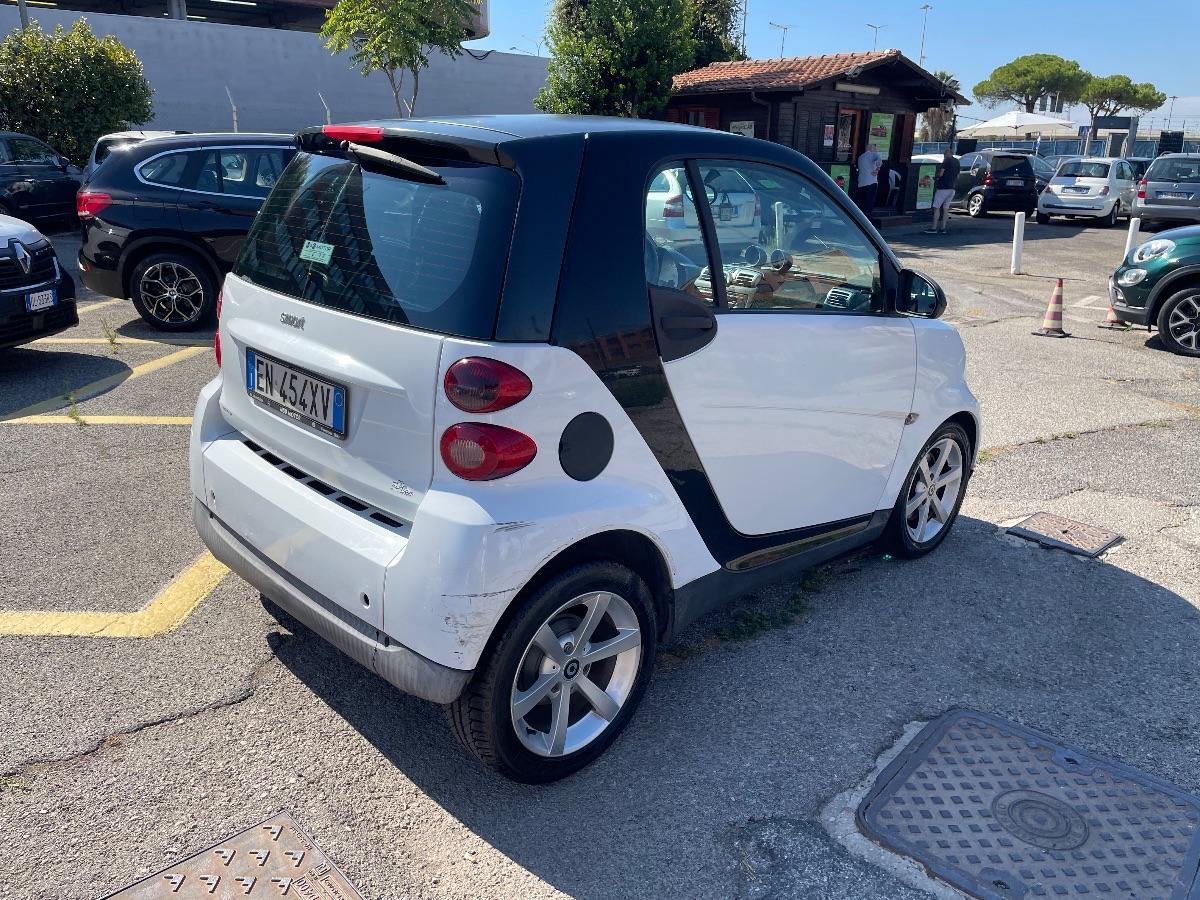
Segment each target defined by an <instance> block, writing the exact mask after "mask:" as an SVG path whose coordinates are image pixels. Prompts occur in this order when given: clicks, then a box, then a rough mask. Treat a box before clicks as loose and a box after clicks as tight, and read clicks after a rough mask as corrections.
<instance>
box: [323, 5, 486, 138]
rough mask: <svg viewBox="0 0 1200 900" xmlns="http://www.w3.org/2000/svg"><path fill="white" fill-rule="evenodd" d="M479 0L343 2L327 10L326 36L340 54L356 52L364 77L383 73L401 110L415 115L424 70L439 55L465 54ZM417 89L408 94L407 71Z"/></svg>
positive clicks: (354, 59) (355, 64) (357, 65)
mask: <svg viewBox="0 0 1200 900" xmlns="http://www.w3.org/2000/svg"><path fill="white" fill-rule="evenodd" d="M477 6H478V4H477V0H340V2H339V3H338V5H337V6H335V7H334V8H333V9H331V10H329V12H327V13H326V14H325V23H324V24H323V25H322V26H321V37H323V38H324V39H325V46H326V47H328V48H329V49H330V50H331V51H332V52H334V53H341V52H343V51H346V50H348V51H350V64H351V65H352V66H353V67H354V68H355V69H358V71H359V72H361V73H362V75H363V77H364V78H365V77H366V76H368V75H370V74H371V73H372V72H383V74H384V75H385V76H387V80H388V84H389V85H390V86H391V88H392V97H393V99H394V100H395V101H396V112H398V113H399V114H400V115H401V116H404V115H409V116H412V115H415V114H416V109H417V93H418V91H420V89H421V70H422V69H425V68H427V67H428V66H429V59H430V57H431V56H432V55H433V54H434V53H444V54H445V55H446V56H449V57H451V58H453V57H456V56H460V55H461V54H462V52H463V51H462V42H463V40H464V39H465V38H466V36H467V33H466V26H467V22H468V21H469V20H470V18H471V17H472V16H473V15H474V14H475V11H476V9H477ZM405 73H409V74H411V75H412V92H411V94H410V95H409V96H408V97H407V98H405V97H404V75H405Z"/></svg>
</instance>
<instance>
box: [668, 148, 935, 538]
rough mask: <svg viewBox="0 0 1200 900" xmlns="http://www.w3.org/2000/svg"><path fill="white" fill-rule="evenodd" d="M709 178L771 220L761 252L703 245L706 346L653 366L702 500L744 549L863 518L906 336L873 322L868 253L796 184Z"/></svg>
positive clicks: (740, 167)
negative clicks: (739, 192)
mask: <svg viewBox="0 0 1200 900" xmlns="http://www.w3.org/2000/svg"><path fill="white" fill-rule="evenodd" d="M713 170H717V171H718V172H719V174H722V175H725V174H727V170H735V171H736V172H737V174H739V175H740V176H741V177H743V178H745V179H746V180H747V181H748V182H749V183H750V184H751V185H752V186H754V188H755V190H756V191H757V192H758V199H759V203H760V204H761V206H762V208H764V209H768V208H769V209H772V210H776V209H778V210H779V211H780V214H779V216H778V217H777V216H775V215H772V216H770V217H764V219H765V221H764V222H763V231H762V237H763V238H764V241H763V243H759V242H757V241H755V242H754V243H750V242H745V243H744V244H743V245H740V246H737V245H733V244H731V243H729V242H728V241H727V236H726V234H724V233H721V234H720V247H719V248H718V247H714V246H712V244H711V242H708V244H709V245H708V257H709V261H710V266H711V268H712V270H713V271H714V272H716V271H720V269H718V268H717V267H718V266H719V265H722V264H723V267H724V272H725V278H726V280H727V282H728V287H727V288H726V291H725V294H726V298H725V302H724V303H723V304H722V303H720V297H719V296H717V297H712V296H708V297H705V290H704V289H703V288H701V289H700V290H699V291H697V290H696V289H695V287H693V288H692V290H691V292H692V293H693V296H700V297H705V299H707V300H708V302H710V303H712V304H713V305H714V307H715V308H714V313H715V319H716V334H715V336H714V337H712V339H711V340H709V341H708V342H707V343H706V344H705V345H704V346H702V347H701V348H700V349H698V350H695V351H694V352H691V353H688V354H687V355H683V356H682V357H680V358H670V357H671V354H664V360H666V361H665V362H664V368H665V371H666V376H667V381H668V383H669V385H670V388H671V393H672V395H673V396H674V398H675V402H676V404H677V406H678V407H679V412H680V415H681V417H682V420H683V423H684V426H685V428H686V429H687V432H688V435H689V436H690V438H691V441H692V443H693V445H694V446H695V449H696V453H697V455H698V456H699V458H700V461H701V463H702V464H703V467H704V471H705V474H706V476H707V478H708V480H709V482H710V483H711V486H712V489H713V493H714V494H715V495H716V497H717V500H718V502H719V503H720V505H721V508H722V510H723V512H724V514H725V517H726V518H727V519H728V521H729V523H730V524H731V525H732V526H733V527H734V528H735V529H737V531H739V532H741V533H742V534H745V535H763V534H768V533H772V532H781V531H788V530H792V529H799V528H806V527H810V526H816V525H823V524H829V523H835V522H842V521H844V520H848V519H855V518H858V517H861V516H867V515H870V514H871V513H873V512H874V511H875V509H876V508H877V506H878V504H879V502H880V501H881V498H882V496H883V493H884V489H885V487H886V484H887V481H888V478H889V476H890V474H891V471H892V466H893V464H894V461H895V457H896V451H897V448H898V446H899V443H900V438H901V433H902V431H903V429H904V424H905V417H906V416H907V415H908V414H909V412H910V411H911V408H912V397H913V388H914V382H915V377H916V342H915V336H914V330H913V325H912V322H911V321H910V320H909V319H907V318H904V317H901V316H896V315H894V314H889V313H888V312H887V311H886V307H887V302H886V299H885V283H884V282H885V275H884V272H883V269H882V265H883V263H882V260H881V256H880V252H879V249H878V248H877V247H876V246H875V245H874V243H873V242H872V240H871V239H870V238H869V237H868V236H867V235H866V234H865V233H864V232H863V231H862V229H861V228H860V227H859V226H858V224H857V223H856V222H855V221H854V220H853V219H852V218H851V217H850V216H849V215H848V214H847V213H846V212H845V211H844V210H843V209H842V208H841V207H840V206H839V205H838V203H837V202H836V201H835V200H834V199H833V198H832V196H830V195H829V194H827V193H826V192H825V190H824V189H823V188H821V187H819V186H817V185H816V184H815V183H814V182H812V181H809V180H808V179H806V178H804V177H803V176H801V175H799V174H797V173H794V172H791V171H788V170H784V169H779V168H776V167H773V166H767V165H762V164H758V163H747V162H728V163H725V162H720V161H713V162H707V161H705V162H701V163H700V164H699V166H698V171H697V175H698V176H699V178H700V179H708V180H711V175H712V172H713ZM776 204H782V207H777V206H776ZM706 208H707V207H706ZM709 214H710V215H711V212H710V213H709ZM777 218H778V220H779V221H780V222H781V223H782V224H783V232H782V233H778V231H777V229H776V224H775V223H776V219H777ZM711 233H716V228H713V230H712V232H710V234H711ZM718 254H719V256H718ZM651 282H652V284H653V283H654V277H653V275H651ZM664 284H665V282H664ZM707 284H708V282H701V283H700V285H707ZM672 286H673V285H672ZM698 286H699V285H698Z"/></svg>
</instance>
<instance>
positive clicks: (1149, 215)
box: [1133, 153, 1200, 222]
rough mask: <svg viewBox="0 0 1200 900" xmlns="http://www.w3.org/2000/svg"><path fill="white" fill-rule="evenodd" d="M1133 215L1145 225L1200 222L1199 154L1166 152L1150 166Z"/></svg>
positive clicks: (1140, 184) (1140, 188)
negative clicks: (1167, 222) (1180, 221)
mask: <svg viewBox="0 0 1200 900" xmlns="http://www.w3.org/2000/svg"><path fill="white" fill-rule="evenodd" d="M1133 214H1134V215H1135V216H1139V217H1140V218H1141V220H1142V221H1143V222H1163V221H1178V220H1180V219H1183V220H1189V221H1190V220H1200V153H1164V154H1163V155H1162V156H1160V157H1159V158H1158V159H1156V160H1155V161H1154V162H1153V163H1151V164H1150V168H1149V169H1147V170H1146V175H1145V177H1143V178H1142V180H1141V181H1140V182H1138V189H1137V199H1135V200H1134V203H1133Z"/></svg>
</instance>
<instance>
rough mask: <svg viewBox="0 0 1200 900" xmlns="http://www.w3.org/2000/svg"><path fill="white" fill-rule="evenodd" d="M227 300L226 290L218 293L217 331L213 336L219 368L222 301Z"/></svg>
mask: <svg viewBox="0 0 1200 900" xmlns="http://www.w3.org/2000/svg"><path fill="white" fill-rule="evenodd" d="M224 299H225V289H224V288H221V290H219V291H218V292H217V331H216V333H215V334H214V335H213V353H214V354H216V357H217V368H218V369H219V368H221V301H222V300H224Z"/></svg>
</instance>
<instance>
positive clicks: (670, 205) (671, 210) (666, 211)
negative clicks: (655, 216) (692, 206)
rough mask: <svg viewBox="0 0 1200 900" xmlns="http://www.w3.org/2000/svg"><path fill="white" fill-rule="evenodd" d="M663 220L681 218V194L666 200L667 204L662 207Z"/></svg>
mask: <svg viewBox="0 0 1200 900" xmlns="http://www.w3.org/2000/svg"><path fill="white" fill-rule="evenodd" d="M663 218H664V219H682V218H683V194H676V195H675V196H674V197H668V198H667V202H666V203H665V204H664V205H663Z"/></svg>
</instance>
